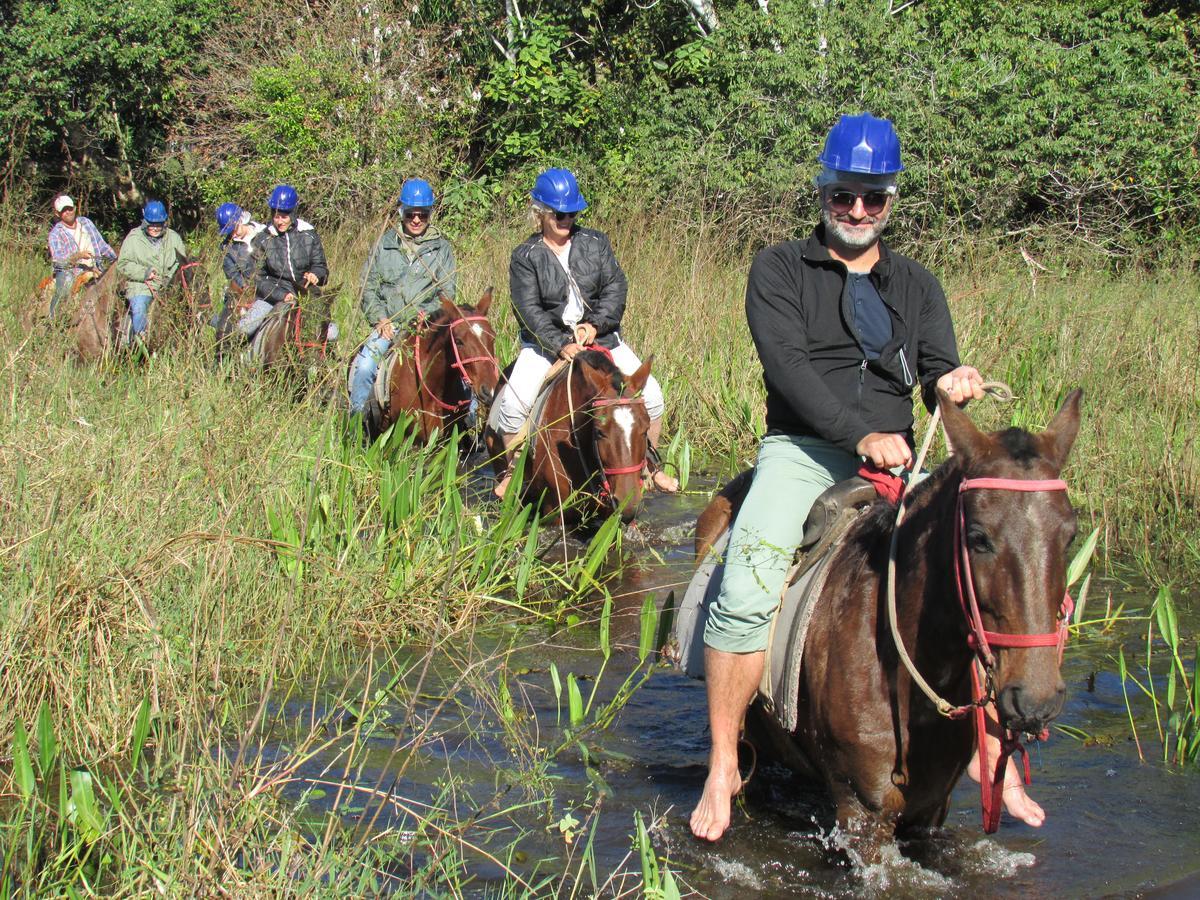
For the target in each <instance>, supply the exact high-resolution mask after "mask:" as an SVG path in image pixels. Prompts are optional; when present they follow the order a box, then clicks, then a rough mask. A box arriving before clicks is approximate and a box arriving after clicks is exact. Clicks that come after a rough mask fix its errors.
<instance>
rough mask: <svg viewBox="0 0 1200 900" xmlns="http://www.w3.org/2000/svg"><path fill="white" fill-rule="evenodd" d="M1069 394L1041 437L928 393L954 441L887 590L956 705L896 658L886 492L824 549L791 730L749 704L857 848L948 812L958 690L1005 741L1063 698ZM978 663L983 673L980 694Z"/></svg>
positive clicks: (959, 733) (732, 498)
mask: <svg viewBox="0 0 1200 900" xmlns="http://www.w3.org/2000/svg"><path fill="white" fill-rule="evenodd" d="M1080 397H1081V392H1080V391H1074V392H1072V393H1071V394H1070V395H1069V396H1068V397H1067V399H1066V402H1065V403H1064V404H1063V406H1062V408H1061V409H1060V410H1059V411H1058V414H1057V415H1056V416H1055V418H1054V421H1053V422H1051V423H1050V427H1049V428H1048V429H1046V431H1044V432H1041V433H1039V434H1030V433H1028V432H1026V431H1023V430H1021V429H1017V428H1010V429H1008V430H1006V431H1001V432H996V433H993V434H984V433H981V432H979V431H978V430H977V429H976V428H975V426H974V425H973V424H972V422H971V420H970V419H969V418H968V417H967V416H966V414H965V413H963V412H962V411H960V410H959V409H958V408H957V407H956V406H955V405H954V404H953V403H951V402H949V400H948V399H947V398H946V396H945V395H944V394H941V395H940V397H939V405H940V407H941V411H942V416H943V417H944V421H945V425H946V432H947V434H948V435H949V438H950V440H951V442H952V443H953V446H954V448H955V450H956V454H955V455H954V456H953V457H952V458H951V459H950V460H948V461H947V462H946V463H945V464H943V465H942V466H941V467H939V468H938V469H937V470H936V471H935V472H934V473H933V474H932V475H930V476H929V478H927V479H926V480H925V481H923V482H921V483H920V484H919V485H918V486H916V487H915V488H914V489H913V492H912V494H911V496H910V498H909V501H908V509H909V512H908V517H907V518H906V519H905V521H904V522H903V523H902V524H901V526H900V529H899V533H898V535H897V545H896V559H897V560H898V567H897V575H896V592H895V599H896V609H897V621H898V629H899V634H900V637H901V640H902V644H903V646H904V648H906V650H907V652H908V654H909V655H910V656H911V659H912V661H913V663H914V664H915V666H914V667H915V670H916V671H917V672H918V673H919V674H920V675H921V676H923V677H924V679H925V680H926V681H927V682H928V683H929V686H930V687H931V688H932V689H933V691H935V692H936V694H937V695H939V696H940V697H942V698H945V699H946V700H948V701H949V703H950V704H953V705H955V706H960V707H965V708H964V709H961V710H957V711H956V712H955V714H954V717H950V716H948V715H946V714H944V713H943V712H939V710H938V709H937V708H936V707H935V705H934V703H933V702H932V701H931V700H930V699H929V698H928V697H927V695H926V694H925V693H923V692H922V691H921V690H920V689H919V688H918V686H917V684H916V682H915V681H914V678H913V677H912V675H911V674H910V672H909V670H908V669H907V668H906V667H905V666H904V665H902V663H901V660H900V658H899V654H898V651H897V647H896V643H895V641H894V639H893V637H892V633H891V629H890V625H889V618H888V605H887V591H886V589H885V572H886V571H887V568H888V557H889V547H890V543H891V538H892V531H893V523H894V521H895V516H896V513H895V510H894V509H893V508H892V507H890V506H888V505H886V504H883V503H878V504H876V506H875V507H873V508H872V510H871V511H870V512H869V513H867V514H866V515H865V516H864V517H863V518H862V519H860V520H859V521H858V522H857V523H856V524H855V525H854V526H852V528H851V530H850V531H849V532H848V533H847V535H846V539H845V541H844V542H843V543H842V544H841V545H840V548H838V549H836V550H835V551H834V552H835V553H836V554H837V555H836V556H834V558H833V559H832V560H831V562H830V567H829V569H828V571H829V575H828V578H827V581H826V583H825V587H824V590H823V591H822V592H821V595H820V599H819V602H818V604H817V606H816V609H815V612H814V613H813V618H812V621H811V624H810V626H809V630H808V637H807V641H806V644H805V649H804V656H803V664H802V666H801V669H800V687H799V695H798V696H799V707H798V712H799V715H798V719H797V722H798V725H797V728H796V730H795V731H794V732H792V733H787V732H786V731H785V730H784V729H783V727H782V726H781V725H780V724H779V722H778V720H776V719H775V718H774V717H773V716H772V715H770V714H768V713H767V712H766V710H765V709H764V708H763V707H762V706H761V704H760V703H757V702H756V703H755V704H754V705H753V706H752V708H751V717H750V722H749V724H750V725H751V728H752V731H753V732H754V734H755V735H756V738H755V742H756V743H757V744H758V745H759V748H760V749H761V750H764V751H765V752H766V753H767V754H768V755H769V756H771V757H773V758H776V759H778V760H780V761H782V762H784V763H786V764H787V765H789V766H790V767H792V768H793V769H795V770H797V771H799V772H801V773H802V774H806V775H808V776H811V777H816V778H817V779H819V780H821V781H823V782H824V783H825V784H826V785H827V787H828V789H829V791H830V793H831V794H832V795H833V799H834V801H835V803H836V806H837V817H838V822H839V825H840V826H841V827H842V828H843V829H845V830H847V831H848V832H850V833H851V834H855V835H857V836H858V837H859V838H860V839H862V841H863V844H862V846H863V848H864V849H867V850H869V849H870V848H877V847H878V846H880V844H881V843H882V842H883V841H885V840H890V839H891V837H892V835H893V834H895V833H905V832H909V831H912V830H914V829H921V828H926V827H930V826H937V825H940V824H941V823H942V822H943V821H944V820H945V818H946V813H947V811H948V809H949V805H950V792H951V790H952V789H953V787H954V785H955V784H956V783H957V781H958V779H959V778H960V777H961V776H962V773H963V771H964V769H965V768H966V766H967V763H968V761H969V760H970V759H971V755H972V752H973V751H974V748H975V746H976V737H977V735H976V727H977V723H976V722H975V721H974V718H973V712H972V704H973V703H975V704H976V707H978V704H980V703H982V702H983V700H988V701H993V702H994V703H995V706H996V709H997V710H998V713H999V719H1000V724H1001V726H1002V727H1003V728H1004V729H1005V730H1006V731H1007V733H1008V737H1009V738H1012V739H1015V738H1016V737H1017V736H1018V735H1019V734H1021V733H1028V734H1034V735H1037V734H1039V733H1043V732H1044V731H1045V729H1046V727H1047V725H1048V724H1049V723H1050V722H1051V721H1052V720H1053V719H1054V718H1055V717H1056V716H1057V715H1058V713H1059V712H1060V710H1061V709H1062V705H1063V700H1064V686H1063V681H1062V678H1061V676H1060V674H1059V659H1060V652H1061V646H1060V643H1059V642H1060V641H1061V640H1062V639H1063V638H1064V637H1065V633H1066V632H1065V621H1064V616H1065V614H1066V612H1067V611H1068V610H1069V600H1065V599H1064V598H1065V597H1066V571H1067V555H1066V554H1067V548H1068V546H1069V545H1070V543H1071V540H1072V538H1073V537H1074V535H1075V513H1074V511H1073V510H1072V508H1071V504H1070V503H1069V502H1068V500H1067V496H1066V490H1065V488H1066V485H1065V484H1064V483H1063V482H1062V481H1060V480H1058V479H1059V473H1060V472H1061V470H1062V467H1063V464H1064V463H1065V462H1066V459H1067V454H1068V453H1069V452H1070V449H1071V446H1072V444H1073V443H1074V441H1075V437H1076V434H1077V433H1078V430H1079V405H1080ZM744 487H745V485H743V488H744ZM741 496H744V492H743V493H742V494H741ZM739 503H740V497H739V492H737V491H734V492H727V493H726V496H725V497H724V498H722V499H718V500H717V501H714V504H713V506H712V508H711V514H709V515H708V516H707V518H706V519H705V521H704V522H703V523H702V526H703V532H704V533H703V534H701V533H700V529H698V533H697V538H698V542H699V541H700V540H701V539H703V540H704V541H705V542H711V539H712V537H713V536H714V535H715V534H716V533H719V531H720V528H721V527H722V526H723V524H726V523H728V521H729V518H730V514H731V513H735V512H736V509H737V507H738V505H739ZM707 512H708V511H706V513H707ZM960 590H961V591H962V592H961V593H960ZM972 591H973V594H972ZM972 596H974V598H975V600H976V601H977V606H976V605H973V604H972V603H970V602H969V598H970V597H972ZM973 606H974V608H977V609H978V618H977V619H976V621H975V622H974V623H972V622H971V621H970V620H969V619H970V616H971V615H973V613H970V612H968V611H970V610H972V609H973ZM981 644H982V647H981V646H980V645H981ZM973 647H975V648H976V649H972V648H973ZM977 650H978V652H977ZM977 664H979V665H981V666H982V668H983V669H984V670H985V676H986V677H985V679H984V680H983V681H982V682H981V684H985V685H986V690H983V691H981V692H980V693H975V692H974V691H973V683H972V669H973V668H974V667H975V666H976V665H977ZM981 695H982V696H981ZM968 712H972V714H970V715H968V714H966V713H968ZM993 760H994V757H993ZM1000 772H1001V774H1002V773H1003V768H1001V769H1000ZM998 794H999V792H998V791H997V792H996V793H995V794H994V795H993V800H994V801H995V802H998V801H999V796H998ZM997 809H998V807H997Z"/></svg>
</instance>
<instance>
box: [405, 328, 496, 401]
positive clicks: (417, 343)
mask: <svg viewBox="0 0 1200 900" xmlns="http://www.w3.org/2000/svg"><path fill="white" fill-rule="evenodd" d="M486 321H488V318H487V316H460V317H459V318H457V319H454V320H453V321H452V322H447V323H445V325H437V326H434V327H435V328H442V327H444V328H447V329H449V337H450V348H451V350H453V352H454V361H453V362H452V363H450V368H452V369H454V370H455V371H457V372H458V375H459V377H460V378H461V379H462V381H463V384H465V385H466V386H467V387H468V388H469V389H470V391H472V392H474V390H475V384H474V382H472V381H471V376H470V374H469V373H468V372H467V363H473V362H490V363H491V364H492V366H493V367H494V368H495V369H496V372H497V374H499V371H500V365H499V363H497V362H496V357H495V356H492V355H491V354H487V355H485V356H468V357H467V358H466V359H463V357H462V354H460V353H459V352H458V344H456V343H455V341H454V327H455V326H456V325H463V324H466V323H470V322H486ZM413 347H414V350H415V356H416V359H415V363H416V369H417V381H418V382H420V385H421V390H423V391H424V392H425V393H426V394H427V395H428V396H429V399H430V400H432V401H433V402H434V403H435V404H436V405H437V406H438V407H439V408H441V409H444V410H446V412H448V413H455V412H458V411H459V410H461V409H463V408H464V407H466V406H470V405H471V398H470V396H468V397H467V398H466V399H464V400H460V401H458V402H457V403H454V404H450V403H446V402H445V401H444V400H442V398H441V397H439V396H438V395H437V394H435V393H434V392H433V389H432V388H430V387H429V384H428V383H427V382H426V381H425V367H424V366H423V365H422V364H421V336H420V335H417V338H416V340H414V341H413Z"/></svg>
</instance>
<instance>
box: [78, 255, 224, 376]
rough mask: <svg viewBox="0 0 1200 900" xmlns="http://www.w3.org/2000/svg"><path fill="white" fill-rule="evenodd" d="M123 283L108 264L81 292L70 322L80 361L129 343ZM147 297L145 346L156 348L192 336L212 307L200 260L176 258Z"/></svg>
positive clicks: (94, 358)
mask: <svg viewBox="0 0 1200 900" xmlns="http://www.w3.org/2000/svg"><path fill="white" fill-rule="evenodd" d="M123 287H124V285H123V284H122V280H121V278H120V277H119V276H118V275H117V267H116V266H112V267H110V268H109V269H108V270H107V271H106V272H105V273H104V275H103V276H102V277H101V278H99V279H97V280H95V281H92V282H90V283H88V284H87V286H86V287H85V288H84V290H83V291H82V294H81V299H80V302H79V305H78V308H77V309H76V311H75V318H74V320H73V321H72V327H73V328H74V330H75V342H76V348H77V350H78V353H79V356H80V358H81V359H85V360H93V361H94V360H98V359H100V358H101V357H103V356H106V355H108V354H111V353H112V352H113V351H114V350H115V349H117V348H119V347H122V346H126V345H127V344H128V339H129V325H130V321H129V310H128V306H127V304H126V303H125V299H124V297H123V296H122V291H123ZM151 296H152V297H153V298H154V299H153V302H152V303H151V304H150V317H149V318H150V321H149V324H148V326H147V329H146V335H145V346H146V349H147V350H151V351H153V350H158V349H161V348H162V347H164V346H166V345H168V344H171V343H176V342H178V341H181V340H183V339H185V338H186V337H187V336H189V335H191V334H194V333H195V332H196V331H197V329H198V328H199V326H200V325H201V324H202V323H203V322H204V321H205V315H206V312H207V310H208V309H209V307H210V306H211V305H212V303H211V300H210V298H209V295H208V279H207V276H206V273H205V268H204V263H203V261H202V260H199V259H182V260H180V265H179V268H178V269H176V270H175V274H174V275H173V276H172V277H171V280H170V282H168V283H167V285H166V286H165V287H163V289H162V290H161V291H152V292H151Z"/></svg>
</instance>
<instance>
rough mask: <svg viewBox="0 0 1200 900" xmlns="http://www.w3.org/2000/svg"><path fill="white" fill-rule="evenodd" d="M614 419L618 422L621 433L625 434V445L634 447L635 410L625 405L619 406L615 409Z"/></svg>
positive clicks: (630, 447)
mask: <svg viewBox="0 0 1200 900" xmlns="http://www.w3.org/2000/svg"><path fill="white" fill-rule="evenodd" d="M613 421H614V422H616V423H617V427H618V428H620V429H621V434H623V435H624V436H625V446H626V447H628V448H629V449H631V450H632V449H633V410H632V409H629V408H628V407H625V406H618V407H617V408H616V409H614V410H613Z"/></svg>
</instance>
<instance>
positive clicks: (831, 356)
mask: <svg viewBox="0 0 1200 900" xmlns="http://www.w3.org/2000/svg"><path fill="white" fill-rule="evenodd" d="M880 252H881V256H880V260H879V262H878V263H876V264H875V267H874V268H873V269H872V270H871V273H870V277H871V282H872V283H873V284H874V285H875V288H876V289H877V290H878V291H879V294H880V296H881V297H883V302H884V304H885V305H886V306H887V308H888V312H889V313H890V315H891V319H892V339H891V340H890V341H889V342H888V343H887V344H886V345H884V348H883V352H882V354H881V355H880V357H879V359H877V360H871V361H870V362H868V361H867V360H866V355H865V354H864V352H863V348H862V342H861V340H860V339H859V337H858V335H857V333H856V331H855V327H854V310H853V307H852V306H851V300H850V296H849V291H848V290H847V289H846V267H845V265H843V264H842V263H840V262H838V261H837V260H835V259H833V258H832V257H831V256H830V255H829V250H828V249H826V247H825V231H824V228H823V227H822V226H818V227H817V229H816V231H814V232H813V234H812V236H811V237H809V238H808V239H807V240H803V241H786V242H784V243H782V244H776V245H774V246H772V247H767V248H766V249H764V250H762V251H760V252H759V254H758V255H757V256H756V257H755V258H754V263H753V265H752V266H751V267H750V279H749V282H748V284H747V286H746V319H747V321H748V322H749V324H750V334H751V336H752V337H753V338H754V345H755V347H756V348H757V349H758V355H759V359H760V360H761V361H762V366H763V381H764V382H765V384H766V387H767V430H768V431H775V432H783V433H786V434H798V435H812V436H816V437H821V438H824V439H826V440H828V441H830V442H832V443H834V444H836V445H838V446H839V447H841V448H842V449H844V450H846V451H848V452H850V453H854V452H855V447H856V446H857V444H858V442H859V441H860V440H862V438H863V437H865V436H866V435H867V434H869V433H870V432H872V431H882V432H893V433H901V434H907V435H908V437H909V439H910V441H911V431H912V424H913V417H912V389H913V387H914V385H915V384H916V382H917V381H918V380H919V381H920V383H921V388H922V392H923V395H924V399H925V403H926V405H927V406H929V407H930V409H932V408H933V404H934V403H935V402H936V397H935V394H934V385H935V382H936V381H937V379H938V378H939V377H940V376H942V375H944V374H945V373H946V372H949V371H950V370H951V369H954V368H957V366H958V365H959V361H958V347H957V345H956V344H955V340H954V327H953V325H952V324H951V322H950V309H949V307H948V306H947V305H946V295H945V294H944V293H943V292H942V288H941V285H940V284H938V281H937V279H936V278H934V277H933V275H931V274H930V273H929V272H928V271H927V270H926V269H924V268H923V267H922V266H920V265H919V264H917V263H916V262H914V261H913V260H911V259H909V258H908V257H906V256H901V255H900V254H898V253H894V252H892V251H891V250H889V249H888V248H887V247H886V246H885V245H883V244H882V243H880Z"/></svg>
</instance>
